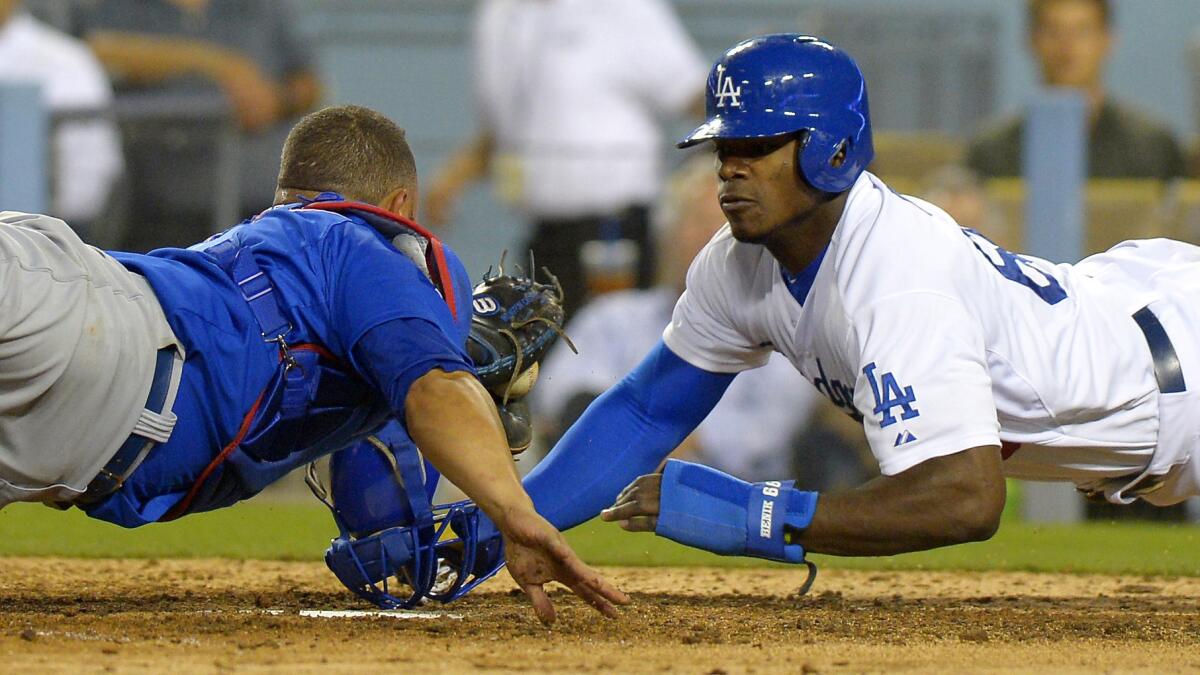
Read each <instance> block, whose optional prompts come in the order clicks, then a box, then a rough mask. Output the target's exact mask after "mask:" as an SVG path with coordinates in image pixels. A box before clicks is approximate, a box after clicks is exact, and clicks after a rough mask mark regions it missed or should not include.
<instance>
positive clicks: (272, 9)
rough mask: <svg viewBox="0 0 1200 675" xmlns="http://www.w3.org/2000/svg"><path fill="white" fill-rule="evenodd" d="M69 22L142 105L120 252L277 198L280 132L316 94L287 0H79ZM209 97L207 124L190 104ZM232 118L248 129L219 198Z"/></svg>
mask: <svg viewBox="0 0 1200 675" xmlns="http://www.w3.org/2000/svg"><path fill="white" fill-rule="evenodd" d="M69 19H70V22H71V27H72V31H73V32H74V33H75V34H76V35H79V36H81V37H83V38H85V39H86V40H87V42H88V44H89V45H90V46H91V47H92V49H93V50H94V51H95V53H96V55H97V56H99V58H100V61H101V62H102V63H103V64H104V65H105V67H106V68H107V69H108V71H109V73H110V74H111V75H112V76H113V80H114V84H115V85H116V86H117V95H118V97H119V98H121V99H123V101H124V102H125V103H131V102H132V103H135V105H136V107H138V108H140V109H141V111H142V113H143V114H141V115H138V117H139V119H138V120H137V121H136V122H130V123H127V124H125V125H124V126H123V132H124V133H125V134H126V137H125V141H126V143H125V144H126V154H127V157H128V160H129V165H130V169H129V173H130V182H131V193H132V194H131V195H130V198H129V201H130V202H131V203H130V209H131V211H132V213H131V214H130V215H129V217H128V220H129V221H130V223H131V231H130V232H129V233H128V236H127V237H126V240H125V241H124V242H123V244H122V246H121V248H123V249H129V250H145V249H149V248H154V247H158V246H167V245H187V244H188V243H191V242H194V241H197V240H199V239H202V238H204V237H205V236H206V235H207V234H209V233H210V232H211V230H212V225H211V223H212V213H213V203H214V202H215V201H217V200H218V199H220V198H222V197H224V198H234V199H237V201H238V208H239V210H240V211H241V212H242V214H243V215H246V214H250V213H254V212H257V211H259V210H260V209H262V208H266V207H267V206H270V204H271V199H272V196H273V191H274V176H275V173H276V171H277V168H278V167H277V160H278V157H279V150H280V148H281V147H282V145H283V138H284V137H285V136H286V134H287V130H288V128H289V126H290V124H291V122H292V120H293V119H294V118H295V117H298V116H299V115H301V114H303V113H305V112H307V111H309V110H311V109H312V108H313V107H314V106H315V105H316V104H317V102H318V100H319V98H320V91H321V88H320V84H319V81H318V79H317V76H316V74H315V72H314V70H313V68H312V64H311V62H310V58H309V54H310V51H311V50H310V49H308V48H307V47H306V46H305V45H303V44H301V43H300V41H299V39H298V36H297V35H296V33H295V31H296V28H295V21H294V19H295V13H294V12H293V11H292V7H291V5H290V4H289V3H287V2H283V1H272V0H80V1H79V2H77V3H75V4H74V5H73V8H72V10H71V12H70V16H69ZM206 100H212V101H213V102H214V106H213V112H210V113H209V114H208V117H209V119H207V120H205V119H201V118H202V117H203V116H204V114H205V113H204V112H203V110H198V108H199V107H202V106H197V105H196V104H195V102H197V101H206ZM222 102H224V103H225V104H226V105H222ZM226 111H228V112H226ZM181 113H182V114H181ZM229 114H232V116H233V119H234V120H235V121H236V124H237V126H238V128H239V129H240V130H241V132H242V136H241V137H240V138H239V139H238V142H237V144H236V145H237V150H238V151H239V154H240V160H241V162H240V163H241V166H240V167H238V168H239V171H238V174H239V175H238V177H237V180H236V181H232V184H234V185H237V186H238V187H239V188H240V194H238V195H236V196H231V195H214V194H213V188H214V181H215V176H216V172H217V164H216V158H217V155H216V152H217V151H216V148H217V145H218V144H217V143H216V142H215V138H216V134H217V130H218V129H219V127H220V123H221V121H222V120H223V119H225V118H227V116H228V115H229Z"/></svg>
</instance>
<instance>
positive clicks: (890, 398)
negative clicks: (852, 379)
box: [863, 361, 921, 445]
mask: <svg viewBox="0 0 1200 675" xmlns="http://www.w3.org/2000/svg"><path fill="white" fill-rule="evenodd" d="M863 375H865V376H866V377H867V382H868V383H869V384H870V385H871V394H872V395H873V396H874V397H875V407H874V408H873V409H872V412H874V413H875V414H876V415H882V416H881V417H880V419H879V426H880V427H881V428H886V427H890V426H891V425H893V424H895V423H896V416H895V415H893V414H892V408H896V407H899V408H900V419H902V420H910V419H912V418H914V417H920V415H921V411H920V410H917V409H916V408H914V407H913V404H914V403H916V402H917V395H916V394H915V393H913V388H912V387H901V386H900V383H899V382H897V381H896V376H895V375H892V374H891V373H884V374H882V375H880V376H879V377H878V378H877V377H875V362H874V361H872V362H870V363H868V364H867V365H866V366H864V367H863ZM904 433H905V434H908V435H909V436H911V435H912V434H909V433H908V432H907V431H905V432H904ZM901 440H903V442H905V443H907V442H908V439H901V438H898V439H897V441H901ZM912 440H914V441H915V440H916V437H915V436H914V437H913V438H912ZM900 444H901V443H899V442H897V443H896V445H900Z"/></svg>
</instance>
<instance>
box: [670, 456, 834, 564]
mask: <svg viewBox="0 0 1200 675" xmlns="http://www.w3.org/2000/svg"><path fill="white" fill-rule="evenodd" d="M816 508H817V493H816V492H804V491H801V490H797V489H795V488H794V487H793V486H792V481H766V482H762V483H747V482H746V481H743V480H739V479H737V478H735V477H733V476H730V475H728V474H725V473H722V472H720V471H717V470H716V469H713V468H710V467H707V466H702V465H700V464H694V463H692V462H682V461H679V460H676V459H672V460H668V461H667V466H666V468H665V469H664V470H663V477H662V492H661V495H660V497H659V513H658V525H657V527H656V528H655V530H654V531H655V533H656V534H658V535H659V536H662V537H666V538H668V539H671V540H672V541H676V542H679V543H681V544H685V545H687V546H692V547H695V548H700V549H704V550H706V551H711V552H713V553H718V554H721V555H748V556H754V557H756V558H765V559H767V560H775V561H778V562H788V563H800V562H804V548H803V547H802V546H801V545H800V544H799V542H797V541H795V535H796V534H798V533H800V532H803V531H804V529H805V528H807V527H808V526H809V525H810V524H811V523H812V519H813V515H814V513H816Z"/></svg>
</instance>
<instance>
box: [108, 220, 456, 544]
mask: <svg viewBox="0 0 1200 675" xmlns="http://www.w3.org/2000/svg"><path fill="white" fill-rule="evenodd" d="M238 227H239V228H242V231H241V232H240V233H239V236H240V239H241V241H242V242H243V245H244V246H245V247H247V248H249V249H251V250H252V251H253V254H254V258H255V260H256V261H257V262H258V264H259V265H260V266H261V268H262V270H263V272H265V273H266V275H267V276H268V277H269V278H270V279H271V282H272V285H273V286H274V287H275V289H276V295H277V296H278V298H279V304H280V306H281V308H282V309H283V311H284V313H285V314H286V315H288V318H289V319H290V320H291V322H292V332H291V333H290V334H289V335H288V343H289V344H297V343H313V344H316V345H320V346H321V347H323V348H324V349H325V350H327V351H328V352H329V353H330V354H331V355H332V356H333V357H334V358H335V359H337V360H340V361H341V362H343V363H345V364H348V366H349V370H350V372H351V374H352V375H356V376H358V377H360V378H361V379H362V382H363V386H364V387H365V388H369V389H370V390H372V391H373V392H375V393H376V395H377V396H380V397H383V398H384V399H386V404H388V405H390V408H391V410H392V412H393V413H396V414H397V416H398V417H399V418H400V419H403V414H402V412H403V405H404V397H405V396H406V395H407V391H408V386H409V385H411V383H412V382H413V381H414V380H415V379H416V378H418V377H420V376H421V375H423V374H424V373H426V372H428V371H429V370H430V369H432V368H441V369H443V370H446V371H454V370H468V371H469V370H470V369H471V364H470V359H469V358H468V357H467V355H466V351H465V347H464V345H465V342H466V336H467V333H468V331H469V328H470V317H471V305H470V303H471V292H470V281H469V279H468V277H467V274H466V270H465V269H464V268H463V265H462V263H461V262H460V261H459V260H458V258H457V257H456V256H454V254H453V252H451V251H449V249H446V254H447V255H446V257H447V263H448V266H449V268H450V276H451V278H452V279H453V286H454V297H455V299H456V304H457V306H458V307H457V309H458V311H457V318H455V316H454V315H453V314H452V313H451V311H450V308H449V307H448V306H447V304H446V303H445V301H443V299H442V297H441V295H439V293H438V291H437V289H436V288H435V287H434V285H433V284H432V283H431V282H430V280H429V279H428V278H427V277H426V276H425V275H424V273H423V272H422V271H421V270H419V269H418V268H417V267H416V265H415V264H414V263H413V262H412V261H411V260H409V259H408V258H407V257H405V255H404V254H402V253H400V252H399V251H397V250H396V249H395V248H393V247H392V245H391V244H390V243H389V242H388V241H387V239H385V238H384V237H383V236H382V235H380V234H379V233H378V232H376V231H375V230H374V229H373V228H372V227H370V226H369V225H367V224H365V223H363V222H362V221H360V220H358V219H357V218H354V217H352V216H347V215H345V214H339V213H331V212H327V211H318V210H296V209H292V208H289V207H277V208H274V209H271V210H269V211H267V212H265V213H264V214H263V215H262V216H260V217H259V218H257V219H255V220H254V221H253V222H249V223H243V224H242V225H239V226H238ZM113 255H114V257H116V258H117V259H118V260H119V261H120V262H122V263H123V264H124V265H125V266H126V267H128V268H129V269H131V270H132V271H134V272H137V273H138V274H141V275H143V276H145V277H146V279H147V280H148V281H149V282H150V284H151V286H152V287H153V288H154V291H155V294H156V295H157V297H158V300H159V302H160V304H161V305H162V308H163V311H164V313H165V314H166V317H167V320H168V321H169V323H170V325H171V328H172V329H173V330H174V332H175V334H176V336H177V337H178V338H179V340H180V342H181V343H182V344H183V346H184V348H185V350H186V362H185V365H184V369H183V376H182V380H181V383H180V389H179V394H178V397H177V400H176V402H175V405H174V412H175V414H176V415H177V416H178V418H179V419H178V422H177V424H176V427H175V429H174V432H173V433H172V435H171V438H170V440H169V441H168V442H167V443H165V444H163V445H161V446H158V447H156V448H155V449H154V450H153V451H151V453H150V455H149V456H148V457H147V459H146V460H145V461H144V462H143V463H142V465H141V466H140V467H139V468H138V470H137V471H136V472H134V474H133V475H132V476H131V477H130V479H129V481H128V482H127V483H126V484H125V485H124V486H123V487H122V489H121V490H119V491H118V492H117V493H116V494H115V495H114V496H113V498H111V499H109V500H107V501H105V502H103V503H101V504H100V505H99V506H97V507H95V508H93V509H90V515H92V516H93V517H96V518H101V519H103V520H108V521H111V522H115V523H117V524H120V525H123V526H126V527H134V526H137V525H141V524H144V523H148V522H154V521H156V520H158V519H159V518H161V517H162V516H163V514H164V513H166V512H167V511H168V510H169V509H170V508H171V507H172V506H174V505H175V504H176V503H177V502H178V501H179V500H180V499H181V497H183V495H184V494H186V493H187V492H188V490H189V489H190V488H191V487H192V485H193V483H194V482H195V481H196V479H197V478H198V477H199V476H200V475H201V473H202V472H203V471H204V469H205V467H207V466H208V465H209V463H210V462H212V460H213V459H214V458H215V457H216V455H217V454H218V453H219V452H220V451H221V449H222V448H223V447H224V446H226V445H227V444H229V443H230V441H231V439H233V438H234V437H235V436H236V435H237V433H238V431H239V427H240V426H241V425H242V422H243V418H244V417H246V415H247V413H248V412H249V410H250V409H251V408H252V406H254V404H255V401H256V400H257V398H258V397H259V395H260V394H261V393H262V391H263V388H264V386H265V385H266V384H267V383H268V382H269V381H270V380H271V378H272V376H273V375H274V374H275V373H276V372H277V370H278V367H279V365H278V364H279V349H278V346H277V345H275V344H273V343H267V342H265V341H264V339H263V336H262V335H261V332H260V328H259V324H258V323H257V322H256V320H255V317H254V315H253V313H252V312H251V310H250V307H249V305H248V304H247V302H246V301H245V300H244V299H243V297H242V295H241V293H240V292H239V291H238V289H237V287H236V286H235V284H234V283H233V281H232V280H231V279H230V278H229V277H228V276H226V274H225V272H223V271H222V270H221V269H220V268H219V267H218V266H217V265H216V264H214V262H213V260H212V259H211V258H210V257H209V256H207V255H206V254H204V253H202V252H200V251H196V250H191V249H159V250H157V251H153V252H151V253H150V254H148V255H136V254H126V253H114V254H113ZM302 461H306V460H305V458H297V461H296V462H295V465H298V464H299V463H301V462H302ZM293 466H294V465H293ZM293 466H288V467H285V468H280V469H279V470H280V471H285V469H286V468H293ZM280 475H282V473H280ZM245 496H249V495H240V497H245Z"/></svg>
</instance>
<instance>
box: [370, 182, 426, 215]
mask: <svg viewBox="0 0 1200 675" xmlns="http://www.w3.org/2000/svg"><path fill="white" fill-rule="evenodd" d="M379 206H380V207H382V208H384V209H387V210H388V211H391V212H392V213H398V214H400V215H402V216H404V217H405V218H412V217H413V214H414V213H416V211H417V208H416V206H417V193H416V191H415V190H409V189H408V188H407V187H405V186H403V185H401V186H397V187H396V188H395V189H393V190H392V191H391V192H389V193H387V196H385V197H384V198H383V201H382V202H380V203H379Z"/></svg>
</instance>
